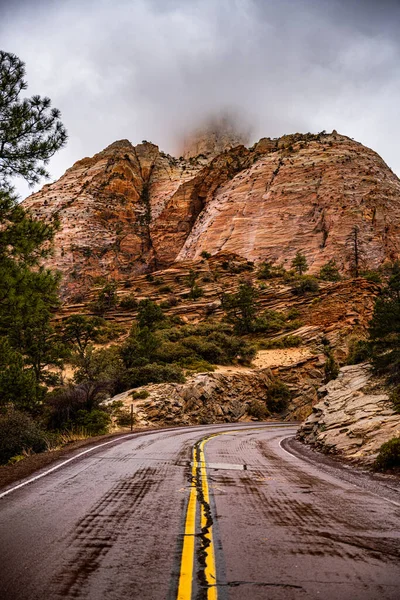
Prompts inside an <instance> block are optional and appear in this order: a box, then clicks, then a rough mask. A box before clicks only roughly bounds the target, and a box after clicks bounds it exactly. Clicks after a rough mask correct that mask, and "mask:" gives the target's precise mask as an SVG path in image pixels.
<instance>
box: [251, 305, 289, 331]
mask: <svg viewBox="0 0 400 600" xmlns="http://www.w3.org/2000/svg"><path fill="white" fill-rule="evenodd" d="M285 324H286V316H285V315H284V314H283V313H280V312H278V311H276V310H266V311H264V313H263V314H262V315H261V316H259V317H257V318H256V320H255V322H254V327H253V330H254V332H256V333H261V332H262V333H274V332H277V331H280V330H281V329H283V328H284V327H285Z"/></svg>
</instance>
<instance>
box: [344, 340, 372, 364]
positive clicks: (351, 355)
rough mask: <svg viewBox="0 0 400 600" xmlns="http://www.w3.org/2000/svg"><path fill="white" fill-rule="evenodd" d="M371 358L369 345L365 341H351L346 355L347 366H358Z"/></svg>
mask: <svg viewBox="0 0 400 600" xmlns="http://www.w3.org/2000/svg"><path fill="white" fill-rule="evenodd" d="M370 357H371V345H370V343H369V342H368V341H367V340H354V339H353V340H351V341H350V342H349V350H348V354H347V361H346V362H347V364H348V365H358V364H359V363H363V362H366V361H367V360H369V358H370Z"/></svg>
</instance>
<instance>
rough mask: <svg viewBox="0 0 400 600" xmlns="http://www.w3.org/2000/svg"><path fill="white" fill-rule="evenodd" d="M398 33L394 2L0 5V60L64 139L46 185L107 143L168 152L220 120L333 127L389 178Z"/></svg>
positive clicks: (24, 1) (281, 130) (183, 0)
mask: <svg viewBox="0 0 400 600" xmlns="http://www.w3.org/2000/svg"><path fill="white" fill-rule="evenodd" d="M399 25H400V3H399V2H397V1H396V0H392V1H389V0H380V1H379V2H376V1H374V0H280V1H279V2H278V1H276V0H96V1H94V0H85V2H82V1H81V0H63V1H62V2H59V1H57V0H39V1H37V0H13V1H11V0H10V1H8V2H7V1H5V0H0V40H1V47H2V49H4V50H6V51H9V52H14V53H15V54H17V55H18V56H19V57H20V58H21V59H22V60H24V61H25V62H26V69H27V80H28V83H29V89H28V93H29V94H36V93H39V94H41V95H48V96H50V98H51V99H52V101H53V105H54V106H56V107H57V108H59V109H60V110H61V111H62V120H63V122H64V124H65V125H66V127H67V129H68V132H69V143H68V146H67V147H66V148H65V149H64V150H62V151H61V152H59V153H58V155H56V157H54V158H53V159H52V161H51V163H50V165H49V168H50V171H51V174H52V176H53V177H54V178H57V177H59V176H60V175H61V174H62V173H63V172H64V171H65V169H66V168H68V167H69V166H71V165H72V163H73V162H74V161H76V160H78V159H80V158H82V157H83V156H89V155H92V154H94V153H96V152H98V151H100V150H101V149H102V148H104V147H105V146H107V145H108V144H110V143H111V142H113V141H114V140H116V139H121V138H128V139H130V140H131V141H132V142H133V143H138V142H140V141H141V140H142V139H147V140H149V141H150V140H151V141H153V142H154V143H157V144H158V145H159V146H160V148H162V149H163V150H165V151H167V152H170V153H172V154H174V153H176V152H179V140H180V139H181V137H182V136H183V135H185V134H187V133H188V131H189V130H190V129H192V128H193V127H196V126H197V125H198V124H199V123H200V122H202V121H203V120H204V119H206V118H207V117H208V116H209V115H210V114H215V113H220V112H223V111H225V110H226V109H228V110H230V111H234V112H235V114H242V115H243V119H244V122H245V126H246V127H248V125H249V124H250V125H251V130H252V138H253V140H256V139H259V138H260V137H262V136H269V137H276V136H280V135H283V134H285V133H293V132H297V131H302V132H307V131H312V132H317V131H321V130H323V129H325V130H327V131H330V130H332V129H337V130H338V131H339V132H340V133H343V134H345V135H348V136H350V137H353V138H355V139H356V140H358V141H360V142H362V143H363V144H365V145H367V146H369V147H371V148H373V149H374V150H376V151H377V152H378V153H379V154H381V156H382V157H383V158H384V160H385V161H386V162H387V163H388V164H389V166H390V167H391V168H392V169H393V170H394V171H396V172H397V173H398V174H400V155H399V153H398V149H397V146H398V141H397V140H398V139H399V138H400V120H399V119H398V100H399V96H400V41H399V36H398V29H399ZM16 183H17V182H16ZM17 189H18V190H19V191H20V193H21V195H26V191H27V190H26V187H25V186H24V185H23V184H20V183H18V185H17Z"/></svg>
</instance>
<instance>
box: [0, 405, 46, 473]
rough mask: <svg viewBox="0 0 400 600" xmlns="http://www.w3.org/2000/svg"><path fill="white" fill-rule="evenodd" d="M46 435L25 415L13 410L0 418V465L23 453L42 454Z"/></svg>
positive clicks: (44, 448)
mask: <svg viewBox="0 0 400 600" xmlns="http://www.w3.org/2000/svg"><path fill="white" fill-rule="evenodd" d="M46 448H47V440H46V434H45V433H44V432H43V431H42V430H41V429H40V428H39V427H38V425H37V424H36V423H35V422H34V421H33V420H32V419H31V418H30V417H29V416H28V415H26V414H25V413H22V412H19V411H17V410H13V411H10V412H8V413H7V414H5V415H1V416H0V464H6V463H7V462H8V461H9V460H10V459H11V458H12V457H13V456H17V455H22V454H23V453H24V452H29V451H32V452H43V451H44V450H46Z"/></svg>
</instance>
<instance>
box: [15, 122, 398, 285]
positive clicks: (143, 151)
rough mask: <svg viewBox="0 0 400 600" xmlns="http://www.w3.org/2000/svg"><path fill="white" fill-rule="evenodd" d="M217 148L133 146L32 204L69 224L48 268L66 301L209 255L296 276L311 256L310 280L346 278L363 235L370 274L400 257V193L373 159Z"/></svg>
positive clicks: (85, 165) (324, 147)
mask: <svg viewBox="0 0 400 600" xmlns="http://www.w3.org/2000/svg"><path fill="white" fill-rule="evenodd" d="M222 140H223V141H222V144H223V145H224V144H225V145H226V144H227V145H228V147H229V146H230V145H231V144H232V143H233V142H232V138H230V137H229V135H227V138H226V139H225V138H224V137H223V136H222ZM229 140H231V141H229ZM233 141H234V140H233ZM200 145H201V144H200ZM212 148H214V149H215V144H214V145H213V144H211V150H207V149H206V150H205V154H204V155H202V154H200V155H199V156H197V157H193V156H192V153H193V151H197V150H201V149H203V147H201V148H200V146H198V147H196V148H195V150H193V146H192V147H191V150H188V151H187V153H186V156H187V158H184V157H181V158H180V159H175V158H173V157H171V156H168V155H166V154H164V153H163V152H160V151H159V149H158V147H157V146H155V145H154V144H151V143H148V142H144V143H142V144H139V145H137V146H132V144H131V143H130V142H128V141H127V140H122V141H119V142H115V143H114V144H112V145H111V146H109V147H108V148H106V149H105V150H104V151H102V152H100V153H99V154H96V155H95V156H94V157H92V158H85V159H83V160H81V161H78V162H77V163H76V164H75V165H74V166H73V167H71V168H70V169H69V170H68V171H67V172H66V173H65V175H63V177H61V178H60V179H59V180H58V181H57V182H55V183H54V184H51V185H46V186H44V188H43V189H42V190H41V191H40V192H38V193H36V194H33V195H32V196H30V197H29V198H27V199H26V200H25V201H24V206H25V207H26V208H27V209H29V210H30V211H32V213H33V214H34V215H36V216H38V217H40V218H41V219H44V220H46V221H49V220H51V219H57V220H58V221H59V223H60V229H59V231H58V232H57V234H56V243H55V248H56V249H55V254H54V257H53V258H52V259H51V260H49V262H48V264H49V265H51V266H52V267H54V268H57V269H59V270H60V271H61V272H62V273H63V275H64V283H63V286H64V293H65V294H66V295H68V294H71V293H73V292H74V290H76V289H77V288H79V289H81V290H82V289H90V288H91V287H92V286H93V283H95V282H96V280H97V278H99V277H106V278H108V279H114V280H116V281H118V280H123V279H126V278H127V277H128V278H129V277H132V276H134V275H136V274H139V273H143V272H148V271H153V270H157V269H160V268H166V267H169V266H171V265H172V264H174V263H176V262H179V261H187V260H197V259H199V257H200V255H201V253H202V252H204V251H206V252H209V253H211V254H217V253H219V252H232V253H236V254H238V255H240V256H242V257H245V258H247V259H250V260H252V261H261V260H265V259H269V260H273V261H277V262H283V263H284V264H285V265H286V266H288V265H290V262H291V260H292V259H293V257H294V255H295V253H296V251H297V250H302V251H303V252H304V253H305V254H306V256H307V260H308V263H309V265H310V271H311V272H316V271H318V269H319V268H320V266H321V265H322V264H323V263H325V262H326V261H327V260H329V259H331V258H335V259H336V260H337V262H338V263H339V266H340V268H342V269H343V270H344V271H346V269H348V262H349V248H348V246H349V245H348V242H347V238H348V235H349V233H350V231H351V229H352V227H353V226H354V225H358V226H359V230H360V233H359V237H360V243H361V246H362V257H363V260H364V263H365V266H366V267H368V268H374V267H377V266H378V265H379V264H381V263H382V262H383V261H385V260H388V259H389V260H393V259H395V258H396V257H398V256H399V252H400V181H399V179H398V178H397V177H396V176H395V175H394V174H393V173H392V172H391V171H390V169H389V168H388V167H387V166H386V165H385V163H384V162H383V161H382V159H381V158H380V157H379V156H378V155H377V154H376V153H375V152H373V151H372V150H369V149H368V148H365V147H364V146H362V145H361V144H358V143H357V142H354V141H353V140H351V139H349V138H347V137H345V136H342V135H339V134H337V133H336V132H333V133H332V134H318V135H312V134H305V135H301V134H295V135H291V136H284V137H282V138H279V139H275V140H271V139H268V138H263V139H262V140H260V141H259V142H258V143H257V144H255V145H254V146H253V147H252V148H250V149H248V148H246V147H245V146H236V147H234V148H231V149H230V150H227V151H223V152H221V153H219V154H218V155H217V156H215V157H214V158H213V150H212ZM218 149H219V147H218Z"/></svg>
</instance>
